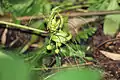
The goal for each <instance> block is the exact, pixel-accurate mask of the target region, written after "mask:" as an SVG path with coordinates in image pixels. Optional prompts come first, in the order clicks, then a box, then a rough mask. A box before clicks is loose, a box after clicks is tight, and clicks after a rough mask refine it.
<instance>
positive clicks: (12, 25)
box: [0, 21, 47, 34]
mask: <svg viewBox="0 0 120 80" xmlns="http://www.w3.org/2000/svg"><path fill="white" fill-rule="evenodd" d="M0 24H6V25H10V26H8V27H16V28H19V29H26V30H31V31H33V32H34V33H37V34H38V33H47V32H46V31H43V30H39V29H35V28H31V27H28V26H23V25H19V24H14V23H10V22H4V21H0Z"/></svg>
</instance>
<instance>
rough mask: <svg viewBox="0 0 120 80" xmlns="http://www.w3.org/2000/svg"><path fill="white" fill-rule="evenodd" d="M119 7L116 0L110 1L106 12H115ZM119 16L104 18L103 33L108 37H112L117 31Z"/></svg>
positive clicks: (119, 21)
mask: <svg viewBox="0 0 120 80" xmlns="http://www.w3.org/2000/svg"><path fill="white" fill-rule="evenodd" d="M119 7H120V6H119V5H118V3H117V0H111V2H110V4H109V6H108V9H107V10H115V9H118V8H119ZM119 17H120V15H108V16H106V17H105V21H104V33H105V34H109V35H114V34H115V33H116V31H117V30H118V29H119V24H120V19H119Z"/></svg>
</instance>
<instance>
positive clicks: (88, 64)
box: [32, 63, 93, 70]
mask: <svg viewBox="0 0 120 80" xmlns="http://www.w3.org/2000/svg"><path fill="white" fill-rule="evenodd" d="M90 65H93V63H85V64H79V65H72V66H66V67H63V66H61V67H51V68H32V70H48V69H51V70H52V69H65V68H67V69H68V68H74V67H78V66H90Z"/></svg>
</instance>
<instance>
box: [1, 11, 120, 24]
mask: <svg viewBox="0 0 120 80" xmlns="http://www.w3.org/2000/svg"><path fill="white" fill-rule="evenodd" d="M111 14H120V10H109V11H91V12H72V13H69V12H68V13H66V12H63V13H61V15H62V16H68V17H78V16H101V15H111ZM48 17H49V16H48V15H46V16H43V15H42V16H40V15H39V16H24V17H18V18H17V20H21V21H28V20H30V19H32V20H38V19H44V18H48ZM0 20H2V21H9V22H12V19H10V18H8V19H0Z"/></svg>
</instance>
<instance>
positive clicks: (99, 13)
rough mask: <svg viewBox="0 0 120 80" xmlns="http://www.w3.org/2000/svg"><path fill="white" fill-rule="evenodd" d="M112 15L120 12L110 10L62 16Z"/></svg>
mask: <svg viewBox="0 0 120 80" xmlns="http://www.w3.org/2000/svg"><path fill="white" fill-rule="evenodd" d="M111 14H120V10H109V11H91V12H74V13H70V14H66V13H64V14H62V15H63V16H69V17H77V16H102V15H111Z"/></svg>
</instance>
